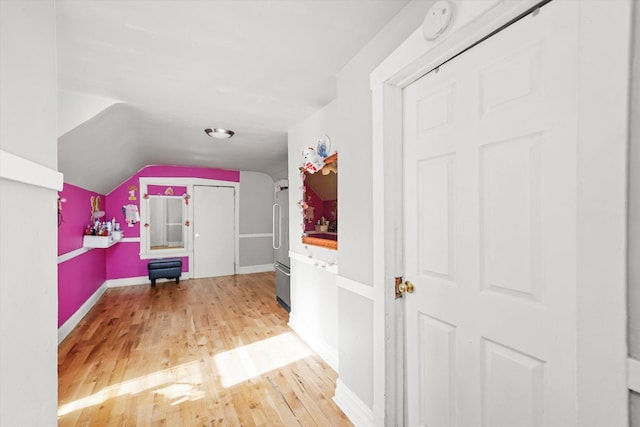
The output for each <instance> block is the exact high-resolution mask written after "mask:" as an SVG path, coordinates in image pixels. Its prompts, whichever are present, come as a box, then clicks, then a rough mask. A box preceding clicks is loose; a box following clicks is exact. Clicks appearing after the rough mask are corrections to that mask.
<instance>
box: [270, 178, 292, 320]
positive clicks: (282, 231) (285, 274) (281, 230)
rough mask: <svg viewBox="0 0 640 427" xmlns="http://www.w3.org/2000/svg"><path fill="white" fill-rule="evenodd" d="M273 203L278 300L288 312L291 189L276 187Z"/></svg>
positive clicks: (289, 295)
mask: <svg viewBox="0 0 640 427" xmlns="http://www.w3.org/2000/svg"><path fill="white" fill-rule="evenodd" d="M275 199H276V202H275V203H274V205H273V241H272V243H273V249H274V252H275V262H274V267H275V271H276V300H277V301H278V302H279V303H280V305H281V306H282V307H284V309H285V310H287V311H288V312H290V311H291V292H290V284H289V278H290V276H291V274H290V270H289V265H290V264H289V189H288V188H287V187H277V188H276V197H275Z"/></svg>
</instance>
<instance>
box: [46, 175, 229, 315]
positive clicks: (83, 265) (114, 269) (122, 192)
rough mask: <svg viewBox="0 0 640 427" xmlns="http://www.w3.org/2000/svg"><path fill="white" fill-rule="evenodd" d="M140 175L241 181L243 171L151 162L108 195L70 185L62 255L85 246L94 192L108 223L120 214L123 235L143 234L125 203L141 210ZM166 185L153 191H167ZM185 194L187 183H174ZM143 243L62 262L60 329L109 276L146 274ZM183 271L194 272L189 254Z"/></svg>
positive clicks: (64, 212)
mask: <svg viewBox="0 0 640 427" xmlns="http://www.w3.org/2000/svg"><path fill="white" fill-rule="evenodd" d="M140 177H163V178H165V177H173V178H204V179H215V180H220V181H230V182H240V172H239V171H230V170H222V169H213V168H197V167H186V166H147V167H145V168H143V169H141V170H140V171H138V173H136V174H135V175H134V176H132V177H131V178H129V179H127V180H126V181H125V182H123V183H122V184H120V185H119V186H118V187H116V188H115V189H113V190H112V191H111V192H110V193H109V194H107V195H106V196H104V195H102V194H98V193H94V192H92V191H88V190H85V189H83V188H80V187H76V186H74V185H71V184H68V183H65V184H64V187H63V190H62V191H61V192H60V197H61V198H63V199H66V202H65V203H63V204H62V216H63V222H62V225H61V226H60V227H59V228H58V255H61V254H64V253H68V252H71V251H74V250H76V249H79V248H82V239H83V237H82V236H83V230H84V227H85V225H87V224H89V222H90V216H91V196H100V199H101V201H100V209H101V210H104V211H105V212H106V215H105V217H104V220H105V221H109V220H111V218H115V219H116V222H119V223H120V226H121V228H122V229H123V230H124V237H140V223H136V224H135V225H134V226H133V227H128V226H127V224H126V223H125V220H124V216H123V214H122V206H123V205H127V204H134V205H136V206H138V208H140V198H141V195H140V190H139V188H140ZM130 186H135V187H136V188H137V189H136V190H135V198H136V200H129V196H130V194H129V187H130ZM165 188H166V187H161V188H156V189H154V190H158V191H162V192H164V189H165ZM173 189H174V194H178V195H182V194H183V193H184V192H185V190H186V188H185V187H180V186H178V187H173ZM139 252H140V244H139V243H138V242H120V243H118V244H116V245H114V246H112V247H111V248H108V249H92V250H90V251H88V252H86V253H83V254H82V255H79V256H77V257H75V258H72V259H70V260H67V261H65V262H62V263H60V264H58V327H60V326H62V325H63V324H64V322H66V321H67V320H68V319H69V318H70V317H71V316H72V315H73V314H74V313H75V312H76V311H78V309H79V308H80V307H81V306H82V304H84V303H85V302H86V301H87V300H88V299H89V298H90V297H91V295H93V294H94V293H95V291H96V290H97V289H98V288H99V287H100V286H101V285H102V284H103V283H104V282H105V280H108V279H123V278H129V277H140V276H147V274H148V272H147V263H148V260H141V259H140V255H139ZM182 271H183V272H188V271H189V259H188V257H183V258H182Z"/></svg>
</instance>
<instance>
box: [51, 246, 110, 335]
mask: <svg viewBox="0 0 640 427" xmlns="http://www.w3.org/2000/svg"><path fill="white" fill-rule="evenodd" d="M104 280H105V253H104V249H92V250H90V251H89V252H87V253H84V254H82V255H80V256H77V257H75V258H72V259H70V260H68V261H65V262H63V263H61V264H58V328H59V327H60V326H62V325H63V324H64V322H66V321H67V320H68V319H69V318H70V317H71V316H72V315H73V314H74V313H75V312H76V311H78V309H79V308H80V307H81V306H82V304H84V303H85V302H86V301H87V300H88V299H89V297H90V296H91V295H93V294H94V293H95V291H96V290H98V288H99V287H100V286H102V284H103V283H104Z"/></svg>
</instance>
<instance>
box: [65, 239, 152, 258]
mask: <svg viewBox="0 0 640 427" xmlns="http://www.w3.org/2000/svg"><path fill="white" fill-rule="evenodd" d="M139 241H140V238H139V237H123V238H122V239H120V240H115V241H114V242H113V244H116V243H135V242H139ZM111 246H112V245H111ZM93 249H100V248H88V247H87V248H78V249H74V250H72V251H69V252H66V253H64V254H62V255H58V264H62V263H63V262H65V261H69V260H70V259H73V258H76V257H79V256H80V255H82V254H86V253H87V252H89V251H90V250H93ZM102 249H104V248H102Z"/></svg>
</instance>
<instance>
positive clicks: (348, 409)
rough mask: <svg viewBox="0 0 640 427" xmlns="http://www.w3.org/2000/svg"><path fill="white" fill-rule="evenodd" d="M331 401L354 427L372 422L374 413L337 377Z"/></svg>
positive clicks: (362, 426) (370, 424) (367, 425)
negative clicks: (334, 392)
mask: <svg viewBox="0 0 640 427" xmlns="http://www.w3.org/2000/svg"><path fill="white" fill-rule="evenodd" d="M333 401H334V402H335V403H336V405H338V407H339V408H340V409H342V412H344V414H345V415H346V416H347V418H349V421H351V422H352V423H353V425H354V426H356V427H371V426H373V425H378V424H374V413H373V411H372V410H371V408H369V407H368V406H367V405H366V404H365V403H364V402H363V401H362V400H360V398H359V397H358V396H357V395H356V394H355V393H354V392H353V391H351V389H349V387H347V386H346V385H345V384H344V383H343V382H342V381H341V380H340V378H338V380H337V381H336V394H335V396H334V397H333Z"/></svg>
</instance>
